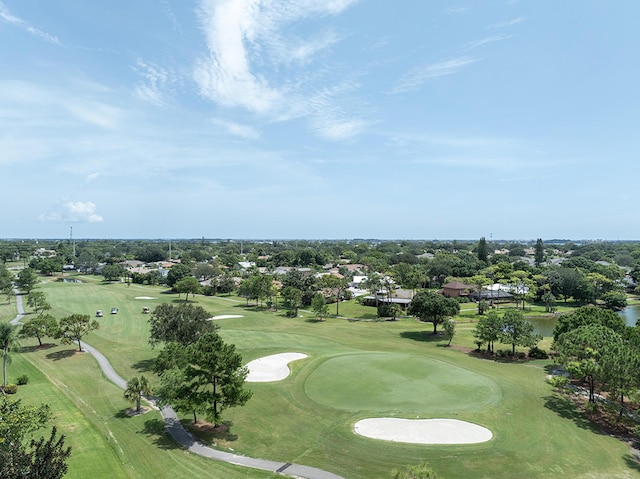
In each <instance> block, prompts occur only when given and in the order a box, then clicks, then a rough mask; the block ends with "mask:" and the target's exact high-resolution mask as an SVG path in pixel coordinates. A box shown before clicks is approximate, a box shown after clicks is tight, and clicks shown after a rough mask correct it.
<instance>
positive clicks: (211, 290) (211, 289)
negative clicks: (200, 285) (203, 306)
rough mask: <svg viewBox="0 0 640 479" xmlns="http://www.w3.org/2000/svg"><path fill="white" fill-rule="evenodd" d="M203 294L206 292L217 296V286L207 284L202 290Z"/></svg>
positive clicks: (206, 294) (208, 294) (207, 294)
mask: <svg viewBox="0 0 640 479" xmlns="http://www.w3.org/2000/svg"><path fill="white" fill-rule="evenodd" d="M202 294H204V295H205V296H215V295H216V288H215V286H205V287H204V289H203V290H202Z"/></svg>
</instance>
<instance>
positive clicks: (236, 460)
mask: <svg viewBox="0 0 640 479" xmlns="http://www.w3.org/2000/svg"><path fill="white" fill-rule="evenodd" d="M16 305H17V308H18V316H16V317H15V318H14V319H13V320H12V321H11V324H18V323H19V322H20V320H21V319H22V318H23V317H24V307H23V305H22V296H21V295H20V294H16ZM82 344H83V348H84V349H85V350H86V351H87V352H89V353H90V354H92V355H93V356H94V357H95V358H96V360H97V361H98V364H99V365H100V367H101V368H102V371H103V373H104V375H105V376H106V377H107V378H108V379H109V380H110V381H111V382H113V383H114V384H115V385H116V386H118V387H120V388H121V389H126V387H127V381H125V380H124V379H123V378H121V377H120V376H119V375H118V373H116V372H115V370H114V369H113V367H112V366H111V364H110V363H109V361H108V360H107V358H106V357H105V356H104V355H103V354H102V353H101V352H100V351H98V350H97V349H96V348H94V347H93V346H90V345H88V344H87V343H85V342H83V343H82ZM160 412H161V413H162V417H163V419H164V425H165V429H166V430H167V432H169V434H171V436H172V437H173V439H174V440H175V441H176V442H177V443H178V444H180V445H182V446H184V447H185V448H187V449H188V450H189V451H191V452H193V453H194V454H199V455H201V456H204V457H208V458H211V459H215V460H217V461H224V462H228V463H230V464H236V465H240V466H246V467H251V468H254V469H261V470H263V471H270V472H274V473H278V474H284V475H287V476H293V477H296V478H302V479H345V478H344V477H342V476H337V475H335V474H332V473H331V472H328V471H323V470H322V469H316V468H315V467H309V466H303V465H301V464H292V463H289V462H277V461H268V460H266V459H256V458H253V457H247V456H241V455H238V454H232V453H230V452H224V451H219V450H217V449H213V448H211V447H207V446H205V445H204V444H202V443H199V442H198V441H196V439H195V438H194V437H193V436H192V435H191V434H190V433H189V432H188V431H187V430H186V429H185V428H184V427H183V426H182V423H180V420H179V419H178V416H177V415H176V413H175V411H174V410H173V409H172V408H171V407H170V406H167V407H165V408H163V409H162V410H161V411H160Z"/></svg>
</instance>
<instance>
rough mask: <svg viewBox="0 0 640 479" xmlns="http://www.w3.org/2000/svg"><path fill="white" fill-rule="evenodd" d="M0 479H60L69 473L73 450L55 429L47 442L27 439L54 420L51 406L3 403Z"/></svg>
mask: <svg viewBox="0 0 640 479" xmlns="http://www.w3.org/2000/svg"><path fill="white" fill-rule="evenodd" d="M0 418H1V419H0V438H1V439H0V477H6V478H9V477H11V478H20V479H60V478H61V477H62V476H64V475H65V474H66V472H67V464H66V461H67V459H68V458H69V456H70V455H71V448H70V447H65V446H64V440H65V436H64V435H61V436H59V437H58V436H57V430H56V427H55V426H53V427H52V430H51V435H50V437H49V439H48V440H47V441H45V439H44V437H41V438H40V439H39V440H36V439H35V438H32V439H31V440H30V442H29V443H28V444H27V438H29V437H32V436H33V434H34V433H35V431H37V430H38V429H41V428H42V427H44V426H45V425H46V423H47V422H48V421H49V420H50V419H51V410H50V408H49V406H47V405H45V404H41V405H40V406H23V405H22V403H21V401H20V400H17V401H12V400H9V399H6V398H4V399H0Z"/></svg>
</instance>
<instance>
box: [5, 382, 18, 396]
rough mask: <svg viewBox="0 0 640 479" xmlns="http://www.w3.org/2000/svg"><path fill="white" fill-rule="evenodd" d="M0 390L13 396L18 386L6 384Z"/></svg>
mask: <svg viewBox="0 0 640 479" xmlns="http://www.w3.org/2000/svg"><path fill="white" fill-rule="evenodd" d="M2 389H3V390H4V392H5V394H15V393H17V392H18V385H17V384H7V385H6V386H4V387H3V388H2Z"/></svg>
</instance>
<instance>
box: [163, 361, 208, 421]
mask: <svg viewBox="0 0 640 479" xmlns="http://www.w3.org/2000/svg"><path fill="white" fill-rule="evenodd" d="M182 351H184V349H182ZM156 392H157V396H158V398H157V399H156V404H157V405H158V406H159V407H164V406H167V405H171V407H172V408H173V409H174V410H175V411H178V412H183V413H185V414H193V423H194V424H195V423H196V422H197V421H198V416H197V412H198V408H199V407H200V402H199V398H198V391H197V390H195V389H193V388H192V387H191V384H190V383H189V380H188V378H187V376H186V364H185V365H184V366H183V367H182V368H180V367H172V368H170V369H166V370H164V371H163V372H162V374H161V376H160V387H159V388H158V389H157V391H156Z"/></svg>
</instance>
